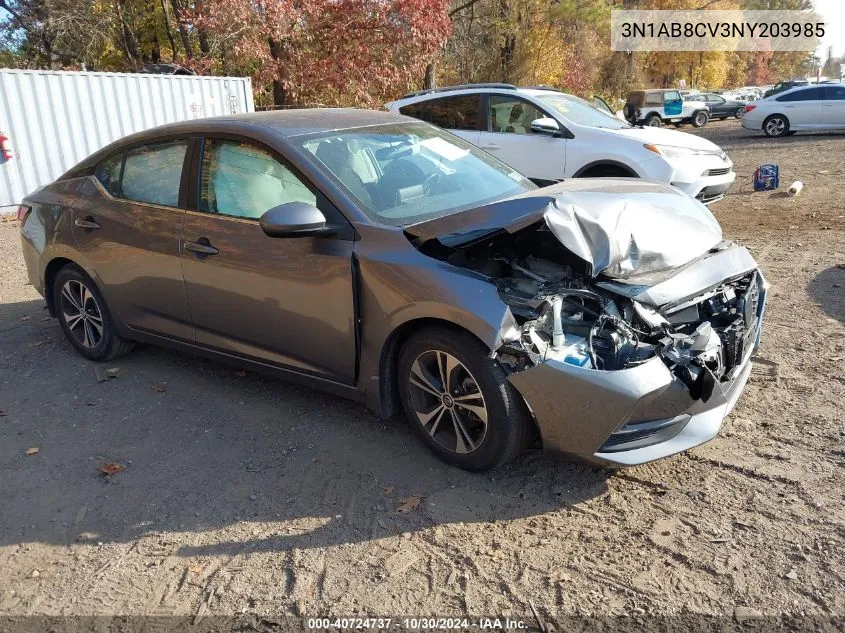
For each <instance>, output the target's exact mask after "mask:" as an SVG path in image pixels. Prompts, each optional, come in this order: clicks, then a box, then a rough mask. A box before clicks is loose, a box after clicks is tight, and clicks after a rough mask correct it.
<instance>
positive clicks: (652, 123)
mask: <svg viewBox="0 0 845 633" xmlns="http://www.w3.org/2000/svg"><path fill="white" fill-rule="evenodd" d="M645 124H646V125H647V126H648V127H660V126H661V125H663V119H661V118H660V115H659V114H649V115H648V116H647V117H646V118H645Z"/></svg>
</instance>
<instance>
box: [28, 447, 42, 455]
mask: <svg viewBox="0 0 845 633" xmlns="http://www.w3.org/2000/svg"><path fill="white" fill-rule="evenodd" d="M38 450H39V449H38V447H37V446H33V447H32V448H28V449H26V454H27V455H35V454H36V453H37V452H38Z"/></svg>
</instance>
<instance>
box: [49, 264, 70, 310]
mask: <svg viewBox="0 0 845 633" xmlns="http://www.w3.org/2000/svg"><path fill="white" fill-rule="evenodd" d="M72 263H73V262H72V261H71V260H69V259H67V258H65V257H57V258H56V259H53V260H50V263H49V264H47V268H46V269H45V270H44V300H45V301H47V310H49V312H50V316H53V317H54V316H56V306H54V305H53V282H54V281H55V280H56V275H57V274H58V273H59V271H60V270H61V269H62V268H63V267H64V266H66V265H68V264H72Z"/></svg>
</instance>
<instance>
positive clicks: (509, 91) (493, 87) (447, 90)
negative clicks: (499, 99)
mask: <svg viewBox="0 0 845 633" xmlns="http://www.w3.org/2000/svg"><path fill="white" fill-rule="evenodd" d="M549 93H553V94H562V95H567V96H571V95H569V94H568V93H566V92H563V91H562V90H558V89H557V88H552V87H547V86H526V87H518V86H513V85H511V84H461V85H457V86H445V87H443V88H434V89H431V90H420V91H418V92H412V93H410V94H407V95H404V96H402V97H400V98H399V99H395V100H394V101H391V102H389V103H386V104H385V106H384V107H385V108H391V107H393V106H395V105H396V104H402V105H406V104H411V103H418V102H422V101H429V100H431V99H444V98H446V97H451V96H458V95H469V94H499V95H513V94H517V95H522V96H528V97H534V98H536V97H539V96H541V95H543V94H549Z"/></svg>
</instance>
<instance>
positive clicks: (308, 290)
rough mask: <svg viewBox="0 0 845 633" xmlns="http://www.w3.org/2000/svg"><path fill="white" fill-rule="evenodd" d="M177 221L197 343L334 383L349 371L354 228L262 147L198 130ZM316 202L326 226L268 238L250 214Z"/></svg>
mask: <svg viewBox="0 0 845 633" xmlns="http://www.w3.org/2000/svg"><path fill="white" fill-rule="evenodd" d="M198 158H199V160H198V162H197V163H196V164H195V166H194V169H195V170H196V173H197V174H198V176H197V178H196V179H195V182H196V183H197V189H198V190H197V191H196V195H195V198H196V200H195V201H194V200H191V201H189V207H190V208H189V210H188V211H187V212H186V215H185V222H184V223H183V226H182V239H183V242H182V251H181V259H182V270H183V272H184V276H185V287H186V290H187V296H188V302H189V304H190V308H191V316H192V317H193V323H194V326H195V328H196V341H197V343H198V344H199V345H202V346H204V347H208V348H211V349H215V350H218V351H222V352H225V353H229V354H232V355H234V356H239V357H248V358H250V359H255V360H258V361H261V362H265V363H268V364H271V365H274V366H281V367H283V368H287V369H292V370H295V371H299V372H303V373H308V374H312V375H316V376H320V377H324V378H328V379H330V380H333V381H336V382H342V383H347V384H349V383H352V382H353V380H354V377H355V365H356V358H355V349H356V347H355V331H356V330H355V310H354V299H353V272H352V249H353V245H354V234H355V233H354V230H353V229H352V227H351V225H350V224H349V223H348V221H347V220H346V219H345V218H344V217H343V216H342V215H341V213H340V212H339V211H338V210H337V209H335V208H334V207H333V206H332V205H331V203H329V201H328V200H327V199H326V198H324V197H323V196H322V195H321V194H320V193H319V192H318V191H317V190H316V189H315V188H314V186H313V185H312V184H311V183H310V182H308V181H307V180H306V179H305V178H304V177H303V176H301V175H300V174H299V172H298V171H297V170H296V169H295V168H294V167H293V166H292V165H290V164H289V163H288V162H287V161H285V160H284V159H283V158H282V157H281V156H280V155H279V154H278V153H276V152H275V151H273V150H272V149H270V148H268V147H266V146H263V145H260V144H258V143H255V142H253V141H250V140H247V139H239V138H236V137H227V138H211V137H209V138H206V139H205V140H204V142H203V148H202V151H201V152H200V156H199V157H198ZM297 201H300V202H306V203H309V204H314V205H316V206H317V207H318V208H319V209H320V210H321V211H322V212H323V214H324V215H325V216H326V219H327V223H328V227H329V230H327V231H325V233H324V234H320V235H317V236H310V237H298V238H280V237H276V238H273V237H268V236H267V235H266V234H265V233H264V231H263V230H262V229H261V226H260V224H259V218H260V217H261V215H263V214H264V212H265V211H267V210H269V209H270V208H272V207H275V206H277V205H280V204H284V203H288V202H297Z"/></svg>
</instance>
